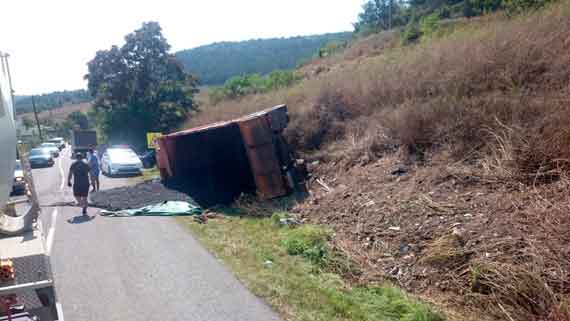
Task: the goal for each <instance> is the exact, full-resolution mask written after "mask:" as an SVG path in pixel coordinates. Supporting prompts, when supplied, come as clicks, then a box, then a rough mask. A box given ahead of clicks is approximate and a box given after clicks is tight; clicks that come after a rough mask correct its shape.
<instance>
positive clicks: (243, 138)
mask: <svg viewBox="0 0 570 321" xmlns="http://www.w3.org/2000/svg"><path fill="white" fill-rule="evenodd" d="M287 122H288V117H287V106H285V105H280V106H276V107H273V108H269V109H266V110H263V111H261V112H258V113H255V114H251V115H247V116H245V117H241V118H238V119H234V120H231V121H226V122H219V123H214V124H210V125H206V126H200V127H196V128H191V129H189V130H185V131H181V132H177V133H173V134H170V135H166V136H163V137H161V138H160V139H159V147H160V149H159V151H158V155H157V166H158V167H159V169H160V173H161V176H162V178H163V180H164V181H166V182H167V184H168V183H170V184H171V185H175V186H176V187H178V188H183V189H185V191H186V192H188V193H189V194H190V195H191V196H192V197H193V198H194V199H195V200H196V201H197V202H198V203H200V205H203V206H210V205H214V204H218V203H229V202H231V201H233V200H234V199H235V198H236V197H238V196H239V195H240V194H241V193H244V192H245V193H251V192H255V191H257V195H258V196H259V197H260V198H262V199H271V198H275V197H279V196H283V195H286V194H287V193H288V187H287V182H286V181H285V179H284V174H283V168H284V165H286V164H284V160H283V157H280V155H281V154H280V153H279V146H278V142H279V141H282V137H281V136H280V135H281V134H282V131H283V129H284V128H285V127H286V125H287ZM280 138H281V139H280Z"/></svg>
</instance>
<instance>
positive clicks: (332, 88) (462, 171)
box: [192, 1, 570, 321]
mask: <svg viewBox="0 0 570 321" xmlns="http://www.w3.org/2000/svg"><path fill="white" fill-rule="evenodd" d="M569 8H570V3H569V2H568V1H563V2H560V3H558V4H554V5H552V6H550V7H549V8H547V9H545V10H543V11H540V12H535V13H532V14H528V15H525V16H520V17H516V18H507V17H501V16H500V15H498V16H492V17H489V18H488V19H482V20H480V21H478V22H477V24H475V25H465V26H462V27H459V28H458V29H457V30H456V31H454V32H453V33H451V34H449V35H447V36H444V37H442V38H435V39H425V41H424V40H422V41H421V42H420V43H419V44H416V45H414V46H410V47H403V48H401V47H393V45H387V46H386V47H384V46H374V47H375V48H376V49H375V50H377V55H366V54H363V55H361V54H360V53H359V54H358V55H357V56H358V57H356V58H355V59H348V57H342V56H341V57H340V58H339V57H338V56H337V57H331V58H330V59H329V60H328V62H327V63H330V65H331V66H330V68H328V67H329V66H328V65H326V63H325V64H324V65H325V66H326V67H327V68H326V70H324V71H321V72H319V74H318V76H317V77H309V78H308V79H306V80H305V81H303V82H302V83H301V84H300V85H298V86H295V87H293V88H289V89H284V90H279V91H276V92H271V93H268V94H264V95H255V96H251V97H244V98H243V99H240V100H238V101H228V102H223V103H221V104H219V105H216V106H212V107H208V108H204V111H203V113H202V114H201V115H198V117H197V118H196V119H194V120H193V121H192V124H199V123H204V122H210V121H215V120H220V119H221V118H233V117H235V116H237V115H242V114H245V113H249V112H252V111H255V110H260V109H262V108H266V107H267V106H271V105H276V104H279V103H283V102H286V103H287V104H288V105H289V110H290V113H291V124H290V126H289V128H288V129H287V132H286V135H287V137H288V139H289V141H290V143H291V144H292V145H293V146H294V147H295V149H296V150H297V151H298V152H299V153H300V154H302V155H303V157H305V158H306V159H307V160H308V162H309V163H313V161H318V162H319V163H318V165H314V166H313V167H314V168H313V170H314V171H313V173H314V175H315V176H316V177H318V178H319V179H320V180H321V183H323V182H324V185H327V186H329V187H330V191H329V189H327V188H325V187H322V185H323V184H321V183H316V182H313V184H312V186H311V187H312V191H313V196H312V198H311V199H309V200H308V201H307V202H306V203H304V204H302V205H300V206H299V207H298V208H297V209H296V211H297V212H299V213H301V214H302V215H303V216H304V217H305V219H307V220H309V221H312V222H316V223H321V224H326V225H329V226H331V227H333V228H334V229H335V231H336V232H337V239H336V241H337V245H338V246H339V247H340V248H341V249H343V250H344V251H345V253H347V255H349V256H350V257H352V258H353V259H354V260H355V261H356V262H358V263H360V266H361V267H362V269H363V270H364V274H363V275H362V277H361V280H360V281H361V282H369V281H373V280H383V279H390V280H394V281H395V282H397V283H399V284H400V285H402V286H403V287H405V288H406V289H408V290H410V291H412V292H415V293H418V294H421V295H423V296H426V297H430V298H432V299H433V300H435V301H438V302H440V303H442V304H448V305H449V306H450V307H455V308H459V310H462V311H463V315H468V314H470V313H469V312H466V311H470V310H471V311H475V312H476V313H474V314H472V315H481V316H487V317H489V318H490V319H494V320H497V319H500V320H524V321H526V320H570V252H569V250H568V249H569V248H570V236H569V235H570V199H569V197H568V195H570V179H569V177H570V161H569V160H570V131H568V130H567V127H568V123H570V105H569V104H568V94H569V93H570V86H569V85H568V84H569V83H570V55H569V54H568V52H570V10H569ZM390 39H391V38H390ZM365 47H366V44H365V43H363V45H362V46H361V48H365ZM353 48H357V46H354V47H353ZM335 59H337V60H338V61H339V62H338V63H336V61H335ZM312 66H318V64H314V65H312Z"/></svg>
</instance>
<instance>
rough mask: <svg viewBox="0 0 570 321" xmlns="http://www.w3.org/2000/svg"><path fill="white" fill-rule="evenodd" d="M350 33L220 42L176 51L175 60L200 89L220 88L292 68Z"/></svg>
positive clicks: (343, 39) (347, 37)
mask: <svg viewBox="0 0 570 321" xmlns="http://www.w3.org/2000/svg"><path fill="white" fill-rule="evenodd" d="M351 37H352V33H351V32H340V33H329V34H323V35H314V36H303V37H301V36H299V37H292V38H273V39H256V40H247V41H240V42H219V43H213V44H210V45H206V46H201V47H197V48H194V49H188V50H183V51H179V52H177V53H176V57H177V58H178V59H179V60H180V61H181V62H182V63H183V64H184V67H185V69H186V71H188V72H191V73H193V74H195V75H197V76H198V77H199V79H200V83H201V84H202V85H214V84H221V83H223V82H224V81H226V80H227V79H229V78H230V77H232V76H236V75H242V74H248V73H260V74H267V73H269V72H271V71H273V70H277V69H291V68H295V67H296V66H297V65H298V64H299V62H302V61H303V60H305V59H309V58H311V57H313V56H315V55H316V54H317V52H318V50H319V48H321V47H323V46H324V45H326V44H327V43H330V42H334V41H345V40H348V39H350V38H351Z"/></svg>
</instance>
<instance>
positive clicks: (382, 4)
mask: <svg viewBox="0 0 570 321" xmlns="http://www.w3.org/2000/svg"><path fill="white" fill-rule="evenodd" d="M403 10H404V6H403V4H402V2H401V1H398V0H368V1H367V2H366V3H364V5H363V6H362V12H361V13H360V14H359V15H358V21H357V22H356V23H355V24H354V31H355V32H356V33H370V32H378V31H380V30H388V29H390V28H392V27H395V26H401V25H404V24H405V23H406V21H405V19H403V17H404V16H403V15H402V13H403Z"/></svg>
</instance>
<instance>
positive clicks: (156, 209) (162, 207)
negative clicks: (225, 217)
mask: <svg viewBox="0 0 570 321" xmlns="http://www.w3.org/2000/svg"><path fill="white" fill-rule="evenodd" d="M200 214H202V208H201V207H199V206H197V205H194V204H192V203H189V202H183V201H164V202H162V203H158V204H153V205H149V206H145V207H141V208H137V209H129V210H120V211H105V210H103V211H101V215H102V216H109V217H128V216H187V215H200Z"/></svg>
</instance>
